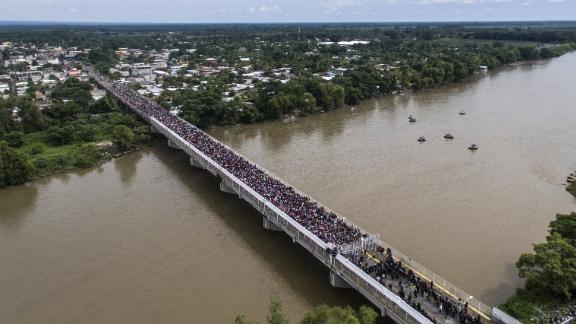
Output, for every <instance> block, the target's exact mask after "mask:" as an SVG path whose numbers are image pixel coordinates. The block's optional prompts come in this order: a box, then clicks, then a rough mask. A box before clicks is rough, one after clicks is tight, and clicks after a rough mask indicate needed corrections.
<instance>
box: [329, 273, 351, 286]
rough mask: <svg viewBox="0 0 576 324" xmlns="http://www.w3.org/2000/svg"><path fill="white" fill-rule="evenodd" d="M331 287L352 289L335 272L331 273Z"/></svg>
mask: <svg viewBox="0 0 576 324" xmlns="http://www.w3.org/2000/svg"><path fill="white" fill-rule="evenodd" d="M330 285H331V286H332V287H335V288H346V289H350V288H352V286H350V284H349V283H348V282H346V280H344V279H342V277H340V276H339V275H338V274H337V273H335V272H334V271H330Z"/></svg>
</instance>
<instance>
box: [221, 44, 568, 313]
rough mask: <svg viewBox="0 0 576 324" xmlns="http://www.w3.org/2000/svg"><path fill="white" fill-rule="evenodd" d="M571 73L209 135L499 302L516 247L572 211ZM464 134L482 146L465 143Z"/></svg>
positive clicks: (492, 77)
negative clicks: (568, 188)
mask: <svg viewBox="0 0 576 324" xmlns="http://www.w3.org/2000/svg"><path fill="white" fill-rule="evenodd" d="M575 73H576V54H569V55H566V56H563V57H561V58H559V59H556V60H552V61H542V62H533V63H530V64H519V65H515V66H511V67H507V68H505V69H503V70H500V71H498V72H496V73H490V74H486V75H483V76H480V77H478V78H476V79H474V80H470V81H469V82H466V83H461V84H457V85H450V86H445V87H441V88H438V89H433V90H429V91H421V92H417V93H411V94H406V95H402V96H394V97H386V98H382V99H379V100H372V101H367V102H364V103H363V104H361V105H359V106H358V107H354V108H347V109H341V110H338V111H335V112H330V113H325V114H320V115H315V116H311V117H306V118H301V119H296V120H293V121H284V123H269V124H264V125H253V126H237V127H232V128H218V129H215V130H213V131H212V133H213V134H214V135H215V136H216V137H218V138H219V139H221V140H223V141H224V142H226V143H230V144H231V145H232V146H233V147H234V148H236V149H237V150H238V151H240V152H242V153H244V154H245V155H246V156H248V157H249V158H251V159H252V160H254V161H256V162H258V163H259V164H261V165H262V166H264V167H265V168H267V169H269V170H271V171H272V172H274V173H275V174H277V175H279V176H280V177H282V178H284V179H286V180H287V181H288V182H290V183H292V184H293V185H295V186H296V187H298V188H299V189H301V190H303V191H304V192H307V193H309V194H310V195H311V196H313V197H314V198H316V199H317V200H319V201H321V202H323V203H324V204H326V205H327V206H329V207H330V208H332V209H334V210H335V211H337V212H339V213H341V214H342V215H343V216H345V217H347V218H348V219H351V220H353V221H354V222H356V223H357V224H359V225H360V226H361V227H363V228H365V229H367V230H369V231H371V232H374V233H380V234H381V238H382V239H383V240H384V241H386V242H388V243H389V244H391V245H393V246H395V247H396V248H397V249H399V250H400V251H402V252H404V253H405V254H408V255H409V256H411V257H412V258H414V259H415V260H417V261H418V262H420V263H421V264H424V265H426V266H428V267H429V268H430V269H432V270H433V271H435V272H437V273H438V274H440V275H441V276H443V277H445V278H446V279H448V280H449V281H451V282H453V283H454V284H456V285H457V286H459V287H461V288H463V289H464V290H465V291H467V292H469V293H470V294H472V295H474V296H475V297H477V298H479V299H480V300H482V301H484V302H486V303H500V302H503V301H504V300H505V299H506V298H507V297H508V296H510V295H511V294H512V293H513V292H514V290H515V288H516V287H517V286H518V285H519V284H520V282H519V280H518V279H517V274H516V271H515V267H514V263H515V262H516V260H517V259H518V256H519V255H520V254H521V253H523V252H527V251H529V250H530V249H531V244H532V243H534V242H538V241H540V240H543V239H544V237H545V235H546V228H547V225H548V223H549V221H550V220H551V219H552V218H553V217H554V215H555V213H558V212H569V211H572V210H576V204H575V201H574V198H573V197H572V196H570V195H569V194H568V193H567V192H566V191H565V190H564V186H563V185H562V184H563V182H564V180H565V178H566V176H567V175H568V173H570V172H571V171H573V170H575V169H576V159H575V153H576V141H574V136H575V135H576V128H575V125H576V91H574V89H576V77H575V76H574V75H576V74H575ZM461 110H464V111H465V112H466V115H464V116H460V115H459V112H460V111H461ZM410 114H412V115H413V116H415V117H416V119H417V122H416V123H414V124H410V123H408V116H409V115H410ZM445 133H451V134H452V135H454V136H455V139H454V140H445V139H444V138H443V136H444V134H445ZM420 136H425V137H426V139H427V141H426V142H425V143H418V142H417V139H418V137H420ZM472 143H476V144H477V145H478V146H479V147H480V149H479V150H478V151H476V152H471V151H469V150H468V149H467V148H468V146H469V145H470V144H472Z"/></svg>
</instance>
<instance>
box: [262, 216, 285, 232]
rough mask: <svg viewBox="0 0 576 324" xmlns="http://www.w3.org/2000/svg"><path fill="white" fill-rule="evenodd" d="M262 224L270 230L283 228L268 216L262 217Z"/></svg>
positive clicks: (277, 230) (279, 230)
mask: <svg viewBox="0 0 576 324" xmlns="http://www.w3.org/2000/svg"><path fill="white" fill-rule="evenodd" d="M262 226H264V228H265V229H267V230H269V231H275V232H282V229H281V228H280V227H278V225H276V224H274V222H273V221H271V220H270V219H269V218H268V217H266V216H264V217H262Z"/></svg>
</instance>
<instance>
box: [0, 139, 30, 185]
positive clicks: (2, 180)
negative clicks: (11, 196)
mask: <svg viewBox="0 0 576 324" xmlns="http://www.w3.org/2000/svg"><path fill="white" fill-rule="evenodd" d="M32 171H33V168H32V166H31V165H30V164H29V163H28V161H27V160H26V158H25V157H24V155H22V154H21V153H20V152H18V151H17V150H15V149H14V148H12V147H10V146H9V145H8V143H7V142H0V187H5V186H10V185H18V184H22V183H24V182H26V181H28V180H29V179H30V177H31V175H32Z"/></svg>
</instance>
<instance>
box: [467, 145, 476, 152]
mask: <svg viewBox="0 0 576 324" xmlns="http://www.w3.org/2000/svg"><path fill="white" fill-rule="evenodd" d="M468 149H469V150H470V151H476V150H477V149H478V145H476V144H472V145H470V146H468Z"/></svg>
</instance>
